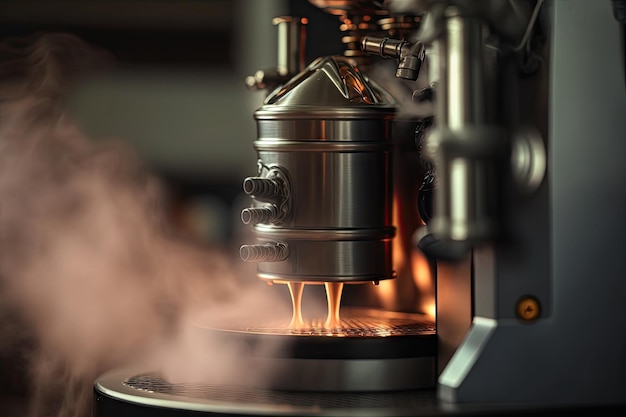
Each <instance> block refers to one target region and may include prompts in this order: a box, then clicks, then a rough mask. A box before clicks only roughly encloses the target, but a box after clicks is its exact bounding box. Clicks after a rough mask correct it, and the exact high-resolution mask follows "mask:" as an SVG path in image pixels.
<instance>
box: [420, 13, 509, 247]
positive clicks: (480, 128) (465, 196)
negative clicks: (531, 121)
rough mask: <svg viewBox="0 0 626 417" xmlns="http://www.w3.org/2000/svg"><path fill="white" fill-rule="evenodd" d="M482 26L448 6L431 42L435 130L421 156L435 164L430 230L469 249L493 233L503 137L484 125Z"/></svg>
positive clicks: (494, 128)
mask: <svg viewBox="0 0 626 417" xmlns="http://www.w3.org/2000/svg"><path fill="white" fill-rule="evenodd" d="M482 25H483V23H482V22H481V21H479V20H477V19H474V18H471V17H466V16H463V15H462V14H460V12H459V10H458V9H457V8H455V7H449V8H448V9H447V10H446V15H445V25H444V28H443V34H442V36H441V37H440V38H439V39H438V40H437V41H436V44H437V45H436V46H437V50H438V53H439V60H440V61H439V63H438V64H439V83H438V88H439V90H440V91H439V92H438V95H437V101H438V110H437V127H436V129H434V130H433V131H432V132H431V134H430V136H429V137H428V139H427V143H426V146H425V147H424V151H425V152H424V155H425V156H427V157H428V156H429V157H430V158H431V159H432V160H433V161H434V163H435V166H436V172H437V177H438V183H439V189H438V192H437V193H436V194H435V207H434V208H435V213H434V217H433V219H432V220H431V222H430V223H429V226H430V229H431V232H432V233H433V234H434V235H435V236H436V237H437V238H439V239H441V240H443V241H456V242H467V243H470V244H472V243H474V242H477V241H481V240H486V239H489V238H492V237H493V236H494V234H495V233H496V226H497V221H496V218H495V214H494V207H493V204H491V201H492V200H493V196H491V193H490V187H491V182H493V180H494V178H493V177H494V175H493V163H494V159H495V156H496V155H497V153H498V152H499V149H500V148H502V147H503V146H504V145H505V138H504V137H503V134H502V132H501V131H500V129H498V128H496V127H493V126H489V125H487V120H486V115H485V107H486V104H485V100H486V98H485V93H484V81H483V78H484V76H485V75H484V68H483V54H482V51H483V48H484V47H483V34H482Z"/></svg>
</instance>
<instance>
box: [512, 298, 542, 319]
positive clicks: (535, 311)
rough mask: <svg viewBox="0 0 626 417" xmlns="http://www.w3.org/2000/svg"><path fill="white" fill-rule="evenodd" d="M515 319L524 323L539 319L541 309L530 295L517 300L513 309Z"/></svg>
mask: <svg viewBox="0 0 626 417" xmlns="http://www.w3.org/2000/svg"><path fill="white" fill-rule="evenodd" d="M515 312H516V313H517V317H519V318H520V319H522V320H524V321H532V320H535V319H536V318H538V317H539V314H540V313H541V307H540V305H539V301H538V300H537V299H536V298H535V297H533V296H530V295H526V296H524V297H522V298H520V299H519V301H518V302H517V306H516V307H515Z"/></svg>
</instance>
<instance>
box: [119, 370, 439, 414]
mask: <svg viewBox="0 0 626 417" xmlns="http://www.w3.org/2000/svg"><path fill="white" fill-rule="evenodd" d="M123 384H124V385H125V386H127V387H130V388H133V389H135V390H137V393H138V395H141V392H142V391H145V392H150V393H158V394H168V395H175V396H180V397H185V398H192V399H193V398H197V399H203V400H216V401H225V402H233V403H241V404H264V405H290V406H298V407H310V406H315V407H320V408H322V409H326V408H354V407H358V408H389V407H396V406H398V404H402V405H403V407H411V408H412V407H424V406H432V405H433V404H434V394H433V393H432V392H431V391H401V392H388V393H376V392H373V393H354V392H352V393H345V392H344V393H338V392H337V393H333V392H318V393H307V392H287V391H271V390H260V389H254V388H246V387H239V386H223V385H206V384H195V383H194V384H191V383H190V384H186V383H176V384H173V383H170V382H168V381H166V380H165V379H163V378H161V377H159V376H158V375H154V374H142V375H137V376H132V377H129V378H127V379H126V380H125V381H124V382H123Z"/></svg>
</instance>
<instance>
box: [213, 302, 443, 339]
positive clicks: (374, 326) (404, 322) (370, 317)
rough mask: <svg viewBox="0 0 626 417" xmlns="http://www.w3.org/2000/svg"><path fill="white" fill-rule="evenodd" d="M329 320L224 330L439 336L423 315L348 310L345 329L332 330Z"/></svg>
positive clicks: (252, 323) (256, 323)
mask: <svg viewBox="0 0 626 417" xmlns="http://www.w3.org/2000/svg"><path fill="white" fill-rule="evenodd" d="M324 321H325V319H323V318H319V319H313V320H311V321H310V322H309V323H307V324H306V325H305V326H304V327H302V328H299V329H290V328H289V324H288V322H286V321H264V322H259V321H255V320H251V321H250V322H247V323H229V324H227V325H224V326H220V327H219V329H220V330H227V331H237V332H245V333H255V334H271V335H304V336H306V335H310V336H331V337H332V336H337V337H388V336H420V335H432V334H435V324H434V323H433V322H432V321H429V320H427V319H426V318H425V317H424V316H423V315H421V314H413V313H400V312H391V311H381V310H372V309H362V308H345V309H343V310H342V313H341V327H340V328H333V329H329V328H326V327H325V326H324Z"/></svg>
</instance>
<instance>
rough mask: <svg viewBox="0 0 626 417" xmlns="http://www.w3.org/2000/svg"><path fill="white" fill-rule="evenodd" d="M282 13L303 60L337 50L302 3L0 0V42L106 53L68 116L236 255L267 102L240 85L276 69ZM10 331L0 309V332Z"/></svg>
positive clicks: (24, 397) (9, 375)
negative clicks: (302, 31) (292, 19)
mask: <svg viewBox="0 0 626 417" xmlns="http://www.w3.org/2000/svg"><path fill="white" fill-rule="evenodd" d="M281 15H291V16H303V17H307V18H308V20H309V24H308V27H307V32H308V37H307V39H308V43H307V54H306V55H307V63H308V62H310V61H311V60H313V59H314V58H315V57H317V56H320V55H330V54H335V53H341V51H342V44H341V41H340V37H341V35H340V32H339V21H338V18H337V17H336V16H332V15H329V14H326V13H324V12H323V11H321V10H319V9H317V8H316V7H314V6H312V5H311V4H310V3H309V2H308V1H307V0H0V40H4V39H6V38H9V37H15V36H25V35H29V34H34V33H40V32H64V33H71V34H74V35H77V36H79V37H80V38H82V39H83V40H85V41H87V42H88V43H89V44H91V45H93V46H95V47H98V48H102V49H104V50H106V51H108V52H109V53H111V54H112V55H113V57H114V59H115V61H116V66H115V69H114V70H113V71H110V72H106V73H105V74H103V75H101V76H98V77H93V78H90V79H88V80H85V82H83V83H81V84H80V85H78V86H77V88H76V89H75V90H74V91H71V92H70V98H71V99H70V101H69V107H70V109H71V112H72V114H73V116H74V117H75V119H76V120H77V121H78V122H79V123H80V125H81V126H82V128H83V129H84V131H85V132H86V133H87V134H88V135H89V136H90V137H92V138H93V139H94V140H96V141H97V140H107V139H115V140H122V141H124V142H126V143H127V144H128V145H129V146H130V147H131V148H132V149H134V150H135V151H136V153H137V154H138V155H139V156H140V158H141V159H142V161H144V162H145V164H146V165H147V166H148V168H149V169H150V170H151V171H152V172H153V173H154V174H155V175H156V176H158V177H159V178H160V179H161V180H162V181H163V184H165V186H166V189H167V195H168V208H167V210H168V213H169V217H170V220H171V222H172V224H173V225H175V227H177V228H178V229H179V230H180V231H182V232H183V233H186V234H188V235H189V236H191V237H192V238H193V239H198V240H200V241H203V242H209V243H213V244H219V245H232V247H233V250H234V249H235V248H238V246H239V244H240V243H241V242H239V234H238V233H239V232H240V231H241V230H243V227H244V226H240V221H239V212H240V210H241V208H242V205H247V204H249V197H247V196H242V192H241V182H242V180H243V178H245V177H246V176H250V175H254V174H255V173H256V154H255V151H254V149H253V147H252V143H253V141H254V140H255V137H256V126H255V122H254V118H253V112H254V111H255V110H256V109H257V108H258V107H259V106H260V105H261V104H262V101H263V98H264V97H265V95H266V94H267V92H266V91H250V90H248V88H247V87H246V86H245V84H244V78H245V77H246V76H247V75H251V74H253V73H254V72H255V71H256V70H258V69H268V68H273V67H275V65H276V43H277V37H276V27H275V26H273V25H272V18H274V17H276V16H281ZM311 39H316V41H315V42H311ZM244 197H245V198H244ZM240 227H241V229H240ZM0 290H1V289H0ZM0 310H1V309H0ZM15 326H20V324H19V322H17V321H13V318H12V317H11V316H10V314H8V313H5V312H3V311H0V330H2V329H9V331H12V330H11V328H12V327H15ZM1 338H2V332H1V331H0V415H2V416H7V417H8V416H12V415H23V412H24V405H25V403H27V402H28V397H29V395H30V391H29V390H30V387H29V383H28V378H27V375H26V373H27V367H26V360H27V358H25V357H24V354H23V351H24V349H23V348H24V347H23V346H15V345H14V342H11V343H10V342H9V341H7V340H2V339H1ZM26 351H27V350H26Z"/></svg>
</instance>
